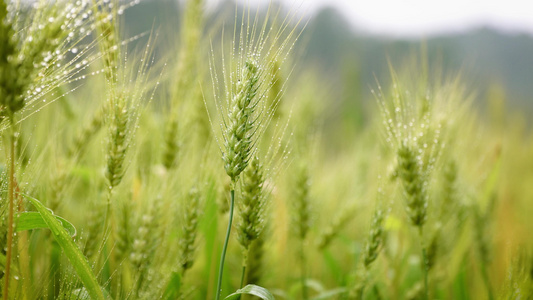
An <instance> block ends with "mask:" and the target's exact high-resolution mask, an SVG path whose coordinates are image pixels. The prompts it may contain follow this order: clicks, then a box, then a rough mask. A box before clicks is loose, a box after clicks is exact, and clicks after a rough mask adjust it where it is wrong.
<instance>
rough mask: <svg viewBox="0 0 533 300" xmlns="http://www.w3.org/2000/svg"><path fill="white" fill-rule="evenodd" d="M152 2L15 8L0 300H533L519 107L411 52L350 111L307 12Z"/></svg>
mask: <svg viewBox="0 0 533 300" xmlns="http://www.w3.org/2000/svg"><path fill="white" fill-rule="evenodd" d="M138 2H139V1H138V0H136V1H131V2H130V1H126V2H123V1H114V0H94V1H90V0H78V1H72V0H56V1H45V0H43V1H36V2H32V3H28V2H26V1H9V0H0V20H1V21H2V22H0V138H1V143H0V148H1V151H0V168H1V170H0V172H1V177H0V280H1V281H0V294H1V295H2V299H3V300H8V299H24V300H33V299H165V300H167V299H169V300H170V299H217V300H218V299H265V300H270V299H304V300H311V299H315V300H318V299H426V300H427V299H533V234H532V233H533V221H532V220H531V219H530V218H531V216H532V215H533V185H532V184H533V136H532V134H531V130H530V128H529V127H528V125H527V122H525V121H524V120H525V118H526V117H527V116H525V115H522V114H520V113H516V112H511V111H508V110H506V108H505V107H506V105H505V95H503V94H501V93H497V92H494V93H492V94H490V95H489V99H481V100H480V99H478V98H476V90H475V88H474V87H471V86H467V85H465V84H464V82H466V81H465V80H463V78H462V77H461V76H460V70H457V73H454V74H449V73H443V72H442V71H441V70H442V69H443V68H442V66H439V65H437V64H435V63H434V62H431V61H427V60H425V59H424V55H423V53H421V55H417V53H413V57H416V59H409V58H406V59H405V63H404V64H402V65H392V64H391V66H390V72H389V76H387V77H386V78H376V83H375V84H374V85H373V86H371V87H363V88H365V89H368V91H369V92H370V93H369V94H370V95H371V96H370V97H369V99H346V100H344V101H347V102H353V103H361V102H362V101H363V100H364V102H365V103H366V104H368V105H366V104H365V105H346V104H342V105H341V104H339V103H340V100H339V99H337V98H336V96H335V95H338V93H337V92H336V90H335V89H336V88H338V85H336V84H334V83H332V82H328V81H327V79H325V78H324V76H323V74H320V73H319V72H317V71H316V69H315V68H313V66H312V65H311V64H307V63H306V62H305V61H301V60H298V57H299V55H298V53H301V51H302V50H305V49H302V48H305V37H306V29H305V21H304V20H302V19H300V17H299V14H298V13H296V12H292V13H291V12H289V13H288V14H287V13H286V12H283V11H278V10H277V9H274V8H272V9H271V10H269V11H268V13H266V17H265V13H264V12H261V13H260V14H259V15H261V17H258V16H257V15H256V14H257V12H256V11H254V10H250V9H241V8H237V9H236V12H235V14H236V15H237V17H236V18H235V19H230V20H223V19H221V20H216V21H212V22H207V16H206V15H205V13H206V12H205V10H204V3H203V1H202V0H187V1H186V2H185V3H184V5H185V9H184V10H183V16H182V18H181V20H182V26H181V27H180V30H179V32H176V33H175V34H176V35H177V36H178V39H177V40H178V41H179V43H177V44H176V45H169V43H168V39H167V37H166V36H165V34H162V33H163V32H168V29H164V28H154V29H153V30H152V31H151V32H145V33H142V34H139V35H133V36H131V35H128V28H124V27H123V24H124V20H123V15H124V12H125V11H127V10H128V9H130V8H131V7H133V6H135V5H137V4H138ZM208 23H209V24H211V25H209V26H208V25H206V24H208ZM212 24H215V25H212ZM217 24H218V25H217ZM227 24H230V25H229V26H228V25H227ZM160 33H161V34H160ZM422 52H423V51H422ZM418 54H420V53H418ZM383 59H387V58H386V57H384V58H383ZM348 65H349V64H348ZM479 101H481V105H480V103H479ZM346 107H348V108H350V109H351V110H350V109H347V108H346ZM479 107H484V108H485V109H481V110H480V109H479ZM355 108H357V109H362V110H364V111H354V109H355ZM350 114H359V115H362V114H364V119H365V120H364V121H362V122H360V123H358V124H354V123H353V122H349V120H350V118H346V116H347V115H348V116H349V115H350Z"/></svg>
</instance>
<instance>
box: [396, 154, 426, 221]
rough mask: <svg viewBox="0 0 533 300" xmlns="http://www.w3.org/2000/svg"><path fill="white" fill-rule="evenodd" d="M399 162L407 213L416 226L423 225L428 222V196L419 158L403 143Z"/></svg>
mask: <svg viewBox="0 0 533 300" xmlns="http://www.w3.org/2000/svg"><path fill="white" fill-rule="evenodd" d="M398 163H399V167H398V171H399V176H400V178H401V180H402V185H403V188H404V194H405V198H406V202H407V206H406V210H407V215H408V216H409V219H410V220H411V223H412V224H413V225H414V226H418V227H421V226H423V225H424V223H425V222H426V217H427V206H428V197H427V192H426V181H425V179H424V177H423V172H422V170H421V166H420V163H419V160H417V158H416V154H415V153H414V151H413V149H412V148H410V147H409V146H407V145H406V144H402V145H401V146H400V149H398Z"/></svg>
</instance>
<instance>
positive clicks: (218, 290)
mask: <svg viewBox="0 0 533 300" xmlns="http://www.w3.org/2000/svg"><path fill="white" fill-rule="evenodd" d="M230 194H231V202H230V207H229V222H228V229H227V231H226V239H225V240H224V247H222V255H221V256H220V268H219V270H218V283H217V294H216V295H217V297H216V300H219V299H220V293H221V292H222V274H223V273H224V260H225V259H226V250H228V242H229V235H230V233H231V223H232V221H233V207H234V205H235V189H231V191H230Z"/></svg>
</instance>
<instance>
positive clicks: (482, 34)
mask: <svg viewBox="0 0 533 300" xmlns="http://www.w3.org/2000/svg"><path fill="white" fill-rule="evenodd" d="M315 1H318V0H315ZM339 1H341V0H339ZM342 1H347V0H342ZM413 1H414V2H416V1H418V0H412V1H411V2H413ZM242 2H244V1H242ZM242 2H238V4H237V5H243V3H242ZM334 2H335V1H333V2H332V3H334ZM397 2H398V1H397ZM408 2H409V1H407V4H408ZM429 2H432V1H429ZM452 2H453V1H452ZM455 2H457V1H455ZM511 2H513V1H511ZM511 2H510V3H509V7H511V9H510V10H508V11H503V14H504V15H505V14H507V15H508V17H509V18H507V21H508V22H507V23H505V22H499V23H498V22H497V17H494V18H493V19H491V18H490V12H489V14H488V18H487V19H486V20H487V21H486V22H485V23H486V24H485V23H484V21H483V20H484V19H479V18H478V19H476V18H477V17H479V16H476V15H474V16H473V17H472V18H471V19H468V18H466V19H465V18H464V16H461V14H459V15H458V16H457V18H458V22H459V23H458V25H457V26H451V27H450V28H449V30H447V27H446V25H445V24H444V25H443V26H444V27H443V26H441V27H439V26H437V27H435V26H433V27H431V26H430V25H427V26H426V27H421V28H419V29H418V31H417V30H416V26H415V25H416V22H417V20H414V22H415V23H413V24H414V25H412V24H411V25H409V24H407V25H406V26H404V27H405V28H398V30H397V31H394V30H392V29H391V27H390V26H392V28H394V23H390V24H389V25H388V26H389V27H387V26H384V27H383V26H382V27H379V26H377V27H375V28H374V29H372V28H373V27H372V24H371V23H368V22H367V23H365V22H363V21H358V20H357V19H356V18H357V16H351V15H350V13H349V12H348V13H347V12H346V11H345V12H341V11H342V6H339V5H336V6H334V7H333V6H328V5H324V3H321V4H320V5H315V6H311V7H310V8H306V7H302V6H298V5H293V6H290V5H283V4H282V6H283V7H285V8H284V9H285V10H286V11H290V10H295V9H296V10H298V13H299V14H301V16H302V18H303V21H304V22H302V23H301V24H303V23H305V22H307V26H306V28H305V30H304V34H303V36H302V37H301V38H300V41H299V43H300V45H298V47H297V49H298V50H297V54H298V55H297V57H298V59H297V61H296V65H297V66H305V68H306V70H309V69H314V70H316V71H318V74H320V76H321V77H323V79H324V80H327V81H328V82H329V83H330V84H331V86H332V87H333V88H332V90H334V91H336V95H333V97H332V98H333V99H332V101H338V102H341V104H340V106H342V107H345V108H348V109H349V111H351V112H353V116H352V117H351V118H352V119H353V121H354V122H362V121H363V119H364V113H363V111H364V109H359V108H363V107H364V106H365V103H364V102H365V101H368V100H369V99H372V98H371V97H370V96H369V94H370V90H371V88H373V87H375V86H376V78H378V79H379V81H380V83H381V84H386V83H387V78H388V77H389V75H388V74H389V68H388V62H389V61H390V62H391V64H392V65H393V66H395V67H401V66H402V65H403V64H404V63H405V62H406V61H407V60H408V59H409V58H412V57H413V56H416V55H419V54H420V53H427V57H428V61H430V62H437V63H436V66H438V67H441V68H442V69H444V71H445V72H447V74H457V73H459V72H460V73H461V74H462V78H464V80H465V84H466V86H467V87H468V88H471V92H473V93H474V94H475V95H476V105H477V106H478V107H479V109H481V110H485V109H488V106H489V103H490V101H493V102H494V101H500V102H502V103H500V104H499V105H500V106H498V105H492V109H494V107H496V108H498V107H501V108H502V109H503V106H502V105H504V106H505V109H506V110H508V111H511V112H521V116H522V117H524V118H525V121H526V122H528V120H527V119H528V116H530V115H532V114H533V101H532V99H531V95H533V80H532V79H533V34H532V33H533V18H529V19H528V18H525V17H524V16H527V14H528V12H527V11H525V7H512V3H511ZM522 2H524V1H522ZM347 3H349V1H348V2H347ZM466 3H468V2H466ZM488 3H489V4H490V2H488ZM411 4H413V3H411ZM181 5H182V4H181V3H179V2H178V1H176V0H143V1H141V2H140V3H139V4H138V5H136V6H133V7H131V8H129V9H128V10H126V12H125V14H126V18H125V20H126V21H125V22H126V24H124V25H125V26H124V28H126V29H127V30H128V34H136V33H140V32H146V31H150V30H151V29H152V28H156V29H157V28H161V29H163V28H164V29H165V30H166V29H167V28H170V30H171V31H172V30H174V31H175V32H174V34H172V33H171V32H166V33H165V32H162V33H160V36H162V37H163V39H164V40H165V44H167V45H169V46H172V45H176V43H178V41H177V37H178V34H176V33H178V32H179V27H180V18H181V14H180V11H181V8H182V7H181ZM235 5H236V4H235V2H232V1H229V0H224V1H220V0H211V1H209V2H208V3H207V5H206V8H207V11H208V14H209V16H208V17H207V21H208V28H209V24H211V25H215V24H216V23H217V22H227V24H226V23H224V24H226V26H228V28H232V27H233V21H232V20H233V19H234V16H233V15H232V14H233V13H234V11H235ZM274 5H277V4H274ZM251 6H252V7H253V8H252V9H256V6H254V5H253V4H252V5H251ZM266 8H267V5H261V6H259V8H258V9H260V10H266ZM437 9H438V7H437ZM455 9H457V10H461V7H456V8H455ZM470 9H471V10H473V9H475V8H472V7H471V8H470ZM496 9H498V8H496ZM384 11H386V9H385V8H384ZM515 12H516V13H517V15H516V22H513V21H514V20H515V19H514V18H513V13H515ZM518 12H521V13H518ZM389 13H390V12H389ZM393 13H394V11H393ZM396 13H398V14H399V13H401V12H400V11H398V12H396ZM443 13H444V15H446V14H447V13H449V12H447V11H444V12H443ZM386 16H387V13H384V16H383V17H386ZM430 17H431V16H430ZM452 17H453V16H452ZM408 18H409V16H405V20H406V21H405V23H409V22H407V20H408ZM461 18H462V19H461ZM426 19H427V18H426ZM480 20H481V21H480ZM491 20H492V21H491ZM528 20H530V23H531V24H530V23H528ZM418 21H419V22H422V21H423V20H422V21H420V20H418ZM437 21H438V20H437ZM504 21H505V20H504ZM395 22H399V23H398V24H401V19H399V20H395ZM461 22H462V23H461ZM437 23H438V22H437ZM358 24H366V25H360V26H361V27H360V28H359V27H358ZM428 24H429V23H428ZM530 25H531V28H529V27H528V26H530ZM413 26H415V27H413ZM413 28H414V29H413ZM529 29H530V30H529ZM206 34H207V35H208V36H210V34H212V33H206ZM173 39H176V41H173ZM173 43H174V44H173ZM421 49H424V50H421ZM494 99H496V100H494ZM358 110H359V111H360V112H359V113H357V111H358ZM358 114H359V115H358ZM528 123H529V124H531V122H528Z"/></svg>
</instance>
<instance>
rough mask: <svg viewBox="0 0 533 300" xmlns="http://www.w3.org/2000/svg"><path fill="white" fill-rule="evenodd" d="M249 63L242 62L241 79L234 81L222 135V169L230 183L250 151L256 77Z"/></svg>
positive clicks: (235, 179) (253, 121) (254, 70)
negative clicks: (234, 91) (226, 122)
mask: <svg viewBox="0 0 533 300" xmlns="http://www.w3.org/2000/svg"><path fill="white" fill-rule="evenodd" d="M257 71H258V70H257V67H256V66H255V64H254V63H253V62H251V61H248V62H246V63H245V65H244V68H243V71H242V74H241V78H240V79H239V81H238V82H237V87H236V93H235V95H234V96H233V97H232V99H231V103H230V111H229V116H228V121H229V123H228V125H227V127H226V130H225V134H224V148H225V151H224V153H223V156H222V159H223V160H224V169H225V170H226V173H227V174H228V176H229V177H230V178H231V181H232V182H233V183H235V182H237V178H238V177H239V175H240V174H241V173H242V171H244V169H245V168H246V167H247V166H248V162H249V159H250V153H251V152H252V146H253V137H254V135H255V133H256V132H257V131H256V130H254V123H255V119H254V118H255V116H254V111H255V109H256V107H257V100H256V99H255V97H256V96H257V89H258V80H259V77H258V74H257Z"/></svg>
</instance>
